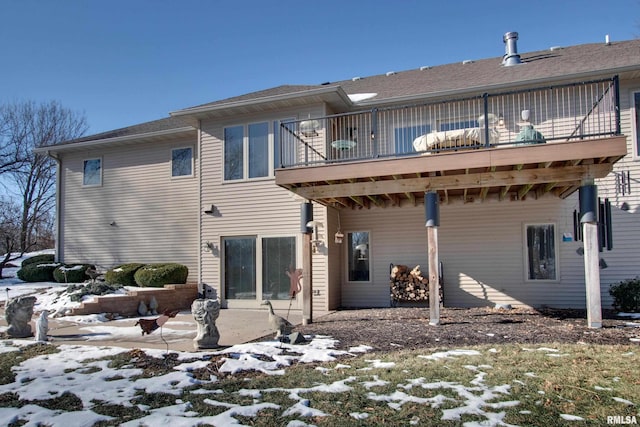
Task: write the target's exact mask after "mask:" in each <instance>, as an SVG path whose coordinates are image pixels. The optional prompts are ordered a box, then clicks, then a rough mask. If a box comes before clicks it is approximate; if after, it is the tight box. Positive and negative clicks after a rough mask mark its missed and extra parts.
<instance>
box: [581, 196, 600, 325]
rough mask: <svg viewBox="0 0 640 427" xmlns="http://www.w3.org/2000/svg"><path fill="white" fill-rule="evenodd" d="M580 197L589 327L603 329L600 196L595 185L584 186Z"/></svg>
mask: <svg viewBox="0 0 640 427" xmlns="http://www.w3.org/2000/svg"><path fill="white" fill-rule="evenodd" d="M579 195H580V222H581V223H582V236H583V241H584V278H585V287H586V294H587V326H588V327H589V328H601V327H602V301H601V299H600V255H599V245H598V194H597V187H596V186H595V185H594V184H593V183H587V184H583V185H582V187H580V190H579Z"/></svg>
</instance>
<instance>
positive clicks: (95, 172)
mask: <svg viewBox="0 0 640 427" xmlns="http://www.w3.org/2000/svg"><path fill="white" fill-rule="evenodd" d="M82 185H83V186H86V187H89V186H96V185H102V159H100V158H97V159H86V160H85V161H84V164H83V168H82Z"/></svg>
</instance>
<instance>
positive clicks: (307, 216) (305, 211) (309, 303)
mask: <svg viewBox="0 0 640 427" xmlns="http://www.w3.org/2000/svg"><path fill="white" fill-rule="evenodd" d="M309 221H313V205H312V203H311V202H307V203H303V204H302V206H301V210H300V231H301V232H302V241H303V244H302V324H303V325H309V324H311V323H312V322H313V297H312V293H313V282H312V279H311V278H312V267H313V263H312V262H311V258H312V256H313V250H312V247H311V233H312V232H313V229H312V228H311V227H307V223H309Z"/></svg>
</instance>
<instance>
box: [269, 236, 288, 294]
mask: <svg viewBox="0 0 640 427" xmlns="http://www.w3.org/2000/svg"><path fill="white" fill-rule="evenodd" d="M295 262H296V239H295V237H269V238H263V239H262V283H263V289H262V299H284V300H286V299H289V289H290V283H291V282H290V281H289V276H288V275H287V272H288V271H292V270H294V269H295Z"/></svg>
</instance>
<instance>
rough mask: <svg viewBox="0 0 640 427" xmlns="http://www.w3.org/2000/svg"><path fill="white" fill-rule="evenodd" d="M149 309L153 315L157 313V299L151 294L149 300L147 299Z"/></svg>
mask: <svg viewBox="0 0 640 427" xmlns="http://www.w3.org/2000/svg"><path fill="white" fill-rule="evenodd" d="M149 311H151V314H152V315H154V316H155V315H156V314H158V301H157V300H156V297H154V296H153V295H152V296H151V300H150V301H149Z"/></svg>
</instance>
